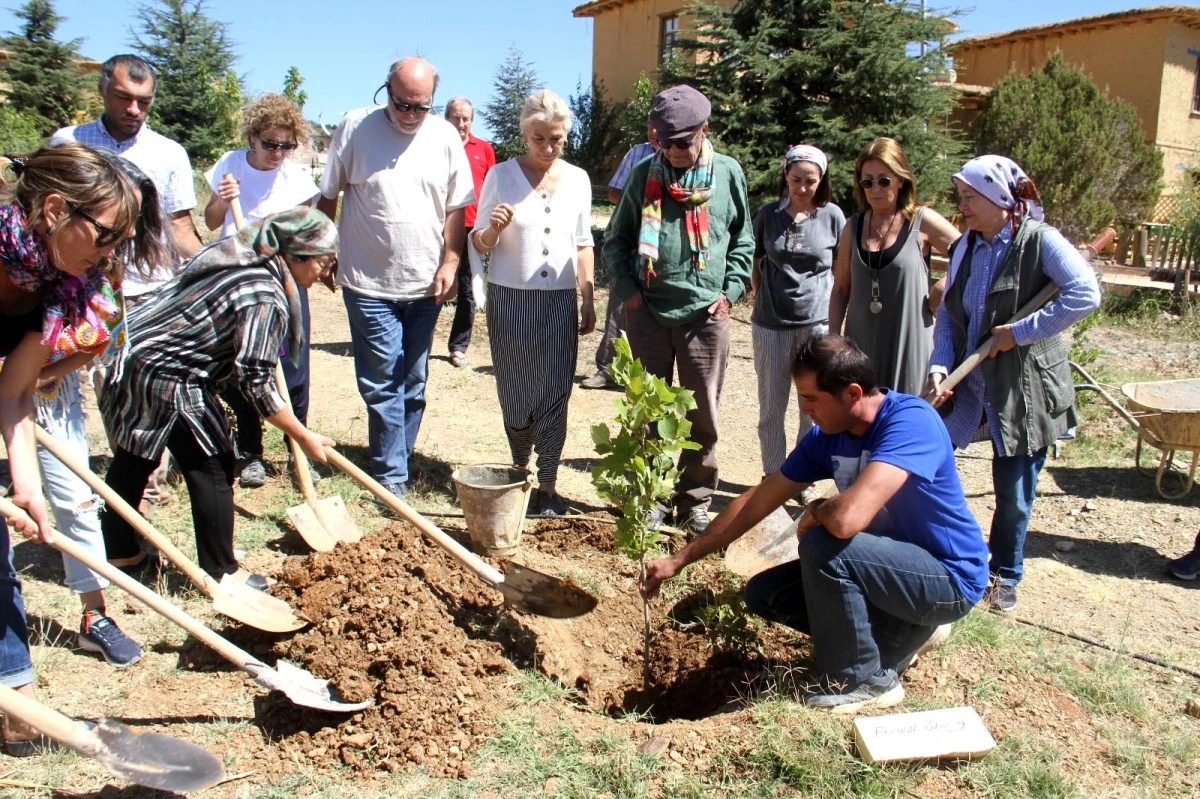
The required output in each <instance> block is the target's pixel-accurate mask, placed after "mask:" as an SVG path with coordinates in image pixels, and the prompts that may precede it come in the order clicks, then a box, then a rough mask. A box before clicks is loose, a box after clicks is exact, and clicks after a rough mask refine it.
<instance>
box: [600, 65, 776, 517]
mask: <svg viewBox="0 0 1200 799" xmlns="http://www.w3.org/2000/svg"><path fill="white" fill-rule="evenodd" d="M711 112H712V105H711V103H709V101H708V98H707V97H705V96H704V95H703V94H701V93H700V92H698V91H696V90H695V89H693V88H692V87H690V86H673V87H671V88H669V89H666V90H665V91H663V92H662V93H660V94H659V95H658V96H657V97H655V98H654V103H653V105H652V106H651V109H650V126H651V127H653V128H654V130H655V135H656V137H657V139H658V145H659V147H660V149H659V150H658V152H657V153H656V154H655V155H654V157H653V158H650V159H648V160H646V161H643V162H642V163H640V164H638V165H637V166H636V167H635V168H634V170H633V172H632V174H630V176H629V182H628V183H627V184H626V186H625V192H624V193H623V194H622V195H621V201H620V203H619V204H618V205H617V209H616V211H615V213H614V214H613V217H612V220H611V221H610V222H609V225H608V232H607V233H606V234H605V237H604V262H605V263H606V264H607V265H608V267H609V269H610V270H611V271H612V273H613V287H612V290H613V292H614V293H615V294H616V295H617V297H618V298H619V299H620V300H622V301H623V302H624V303H625V312H626V333H627V335H628V336H629V343H630V345H631V347H632V348H633V354H634V356H635V357H637V358H640V359H641V361H642V364H643V365H644V366H645V367H646V369H648V370H649V371H650V372H652V373H653V374H656V375H659V376H661V377H663V378H665V379H667V380H668V381H669V380H671V377H672V372H673V371H675V370H678V373H679V383H680V385H682V386H683V387H684V388H689V389H691V390H692V391H693V392H694V393H695V395H696V405H697V407H696V410H694V411H692V412H691V413H690V414H689V416H688V418H689V419H690V420H691V422H692V438H693V439H694V440H695V441H696V443H698V444H699V445H700V449H699V450H685V451H684V452H683V454H682V455H681V456H680V458H679V469H680V477H679V483H678V485H677V486H676V487H675V498H674V503H673V504H674V510H675V521H676V524H677V525H678V526H679V527H681V528H683V529H684V530H685V531H687V532H689V533H692V534H695V533H700V532H703V531H704V529H705V528H706V527H708V505H709V502H710V501H711V500H712V494H713V492H714V491H715V490H716V488H717V438H718V431H717V409H718V407H719V406H720V403H721V388H722V385H723V383H724V381H725V367H726V365H727V364H728V362H729V309H730V307H731V306H732V305H733V303H735V302H737V301H738V299H739V298H740V297H741V296H742V295H743V294H744V293H745V292H746V287H747V286H748V285H749V283H750V268H751V262H752V259H753V256H754V236H753V231H752V230H751V219H752V213H751V209H750V205H749V198H748V196H747V195H748V192H747V190H746V176H745V175H744V174H743V172H742V168H741V166H739V165H738V163H737V161H734V160H733V159H732V158H730V157H729V156H725V155H720V154H719V153H716V152H714V151H713V146H712V143H711V142H709V140H708V136H707V134H708V118H709V115H710V114H711ZM669 512H670V508H665V507H664V508H659V509H657V511H656V512H655V514H654V517H653V518H652V519H651V520H650V521H651V525H652V527H657V526H658V525H659V524H661V523H662V522H663V521H664V520H665V519H666V517H667V514H668V513H669Z"/></svg>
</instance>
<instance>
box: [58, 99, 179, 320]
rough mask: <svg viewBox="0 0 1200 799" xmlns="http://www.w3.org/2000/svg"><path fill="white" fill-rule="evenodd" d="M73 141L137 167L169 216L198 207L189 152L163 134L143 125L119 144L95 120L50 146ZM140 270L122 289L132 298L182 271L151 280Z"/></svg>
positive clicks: (74, 128)
mask: <svg viewBox="0 0 1200 799" xmlns="http://www.w3.org/2000/svg"><path fill="white" fill-rule="evenodd" d="M70 141H74V142H79V143H80V144H86V145H88V146H89V147H95V148H96V149H97V150H108V151H110V152H114V153H116V154H117V155H119V156H121V157H122V158H125V159H128V160H129V161H131V162H132V163H134V164H137V166H138V167H139V168H140V169H141V170H142V171H143V172H145V173H146V174H147V175H148V176H149V177H150V179H151V180H153V181H154V185H155V187H156V188H157V189H158V195H159V202H161V203H162V210H163V213H164V214H166V215H167V216H168V217H169V216H170V215H171V214H175V213H178V212H179V211H190V210H191V209H193V208H195V207H196V187H195V184H194V183H193V182H192V163H191V161H189V160H188V155H187V151H186V150H184V149H183V147H181V146H180V145H179V144H178V143H176V142H174V141H171V140H170V139H168V138H167V137H166V136H163V135H162V134H161V133H156V132H154V131H152V130H150V128H148V127H146V126H145V125H142V129H141V130H139V131H138V132H137V135H136V136H131V137H129V138H128V139H125V140H124V141H117V140H116V139H114V138H113V137H112V136H111V135H110V134H109V132H108V129H107V128H105V127H104V121H103V120H101V119H93V120H92V121H91V122H85V123H83V124H82V125H73V126H71V127H69V128H62V129H60V130H58V131H56V132H55V134H54V135H53V136H51V137H50V146H52V147H53V146H55V145H59V144H63V143H64V142H70ZM169 251H173V250H169ZM176 266H178V265H176ZM138 271H139V270H136V269H129V270H127V271H126V272H125V282H124V285H123V286H122V287H121V288H122V291H124V293H125V294H126V295H128V296H137V295H139V294H144V293H145V292H147V291H152V290H154V289H156V288H158V287H159V286H161V285H162V284H164V283H166V282H167V281H168V280H170V279H171V278H172V277H174V276H175V274H177V272H178V269H173V270H171V272H170V274H168V273H167V272H166V271H165V270H161V271H159V272H158V273H157V274H155V275H154V277H153V278H149V279H147V278H145V277H143V276H142V275H140V274H138Z"/></svg>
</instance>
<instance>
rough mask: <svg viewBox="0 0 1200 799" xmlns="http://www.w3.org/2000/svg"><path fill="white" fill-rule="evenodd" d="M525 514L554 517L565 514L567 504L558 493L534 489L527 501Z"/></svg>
mask: <svg viewBox="0 0 1200 799" xmlns="http://www.w3.org/2000/svg"><path fill="white" fill-rule="evenodd" d="M529 505H530V508H529V512H528V513H527V514H526V515H527V516H537V517H541V518H543V519H554V518H557V517H559V516H566V515H567V506H566V505H565V504H564V503H563V501H562V497H560V496H559V495H558V494H547V493H545V492H544V491H534V492H533V496H532V497H530V501H529Z"/></svg>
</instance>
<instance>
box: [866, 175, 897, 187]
mask: <svg viewBox="0 0 1200 799" xmlns="http://www.w3.org/2000/svg"><path fill="white" fill-rule="evenodd" d="M876 183H878V184H879V187H880V188H881V189H886V188H887V187H888V186H890V185H892V178H890V177H888V176H887V175H884V176H883V177H880V178H874V179H871V178H863V179H862V180H860V181H859V182H858V185H860V186H862V187H863V188H864V189H869V188H871V187H872V186H874V185H875V184H876Z"/></svg>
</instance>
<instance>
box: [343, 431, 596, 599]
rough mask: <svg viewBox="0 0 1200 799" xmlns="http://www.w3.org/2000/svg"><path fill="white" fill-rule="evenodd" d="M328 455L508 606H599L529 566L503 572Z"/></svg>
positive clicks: (509, 565) (513, 565)
mask: <svg viewBox="0 0 1200 799" xmlns="http://www.w3.org/2000/svg"><path fill="white" fill-rule="evenodd" d="M325 457H326V458H328V459H329V462H330V463H332V464H333V465H334V466H336V467H338V468H339V469H341V470H342V471H343V472H345V473H346V474H348V475H350V476H351V477H352V478H354V479H355V480H357V481H358V483H359V484H360V485H362V487H363V488H365V489H367V490H368V491H370V492H371V493H372V494H374V495H375V496H376V497H378V498H379V500H380V501H381V502H383V503H384V504H385V505H387V506H388V507H389V508H391V509H392V510H394V511H395V512H396V513H398V514H400V515H401V516H403V517H404V518H405V519H407V520H408V521H409V522H411V523H412V524H413V525H415V526H416V528H417V529H418V530H420V531H421V532H422V533H424V534H425V535H426V537H428V538H429V539H430V540H431V541H433V543H435V544H437V545H438V546H440V547H441V548H442V549H444V550H446V551H447V552H448V553H450V556H451V557H453V558H454V559H455V560H457V561H458V562H459V563H461V564H463V565H464V566H466V567H467V568H468V569H470V570H471V571H473V572H475V576H477V577H478V578H479V579H481V580H483V581H484V582H485V583H487V584H488V585H490V586H492V587H493V588H495V589H496V590H497V591H499V592H500V593H502V594H504V604H505V605H507V606H509V607H512V608H516V609H517V610H520V611H524V612H525V613H532V614H533V615H535V616H547V617H549V618H551V619H570V618H574V617H575V616H582V615H583V614H585V613H588V612H590V611H591V610H592V609H593V608H595V607H596V598H595V597H594V596H592V595H591V594H589V593H588V592H587V591H584V590H583V589H582V588H580V587H579V586H577V585H575V584H574V583H570V582H567V581H566V580H560V579H559V578H557V577H551V576H550V575H548V574H543V573H542V572H539V571H537V570H535V569H530V568H528V567H527V566H521V565H519V564H517V563H513V562H512V561H505V562H504V573H503V574H501V573H500V572H499V571H498V570H496V569H495V568H493V567H492V566H490V565H489V564H488V563H487V562H485V561H484V560H483V559H482V558H480V557H479V556H477V555H475V554H473V553H472V552H470V551H469V550H468V549H467V548H466V547H464V546H463V545H462V544H460V543H458V542H457V541H455V540H454V539H453V538H451V537H450V536H448V535H446V534H445V533H444V532H442V530H440V529H439V528H438V527H436V526H434V525H433V523H431V522H430V521H429V520H428V519H426V518H425V517H424V516H422V515H421V514H419V513H417V512H416V511H415V510H413V509H412V508H410V507H409V506H408V504H407V503H405V502H403V501H402V500H400V499H398V498H396V497H395V496H394V495H393V494H392V492H391V491H388V490H387V489H386V488H384V487H383V486H382V485H380V484H379V483H378V481H376V480H375V479H373V478H372V477H371V476H370V475H368V474H367V473H366V472H364V471H363V470H362V469H360V468H358V467H357V466H355V465H354V464H353V463H351V462H350V461H348V460H347V459H346V458H345V457H344V456H343V455H341V454H340V453H339V452H338V451H337V450H335V449H334V448H333V447H326V448H325Z"/></svg>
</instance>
